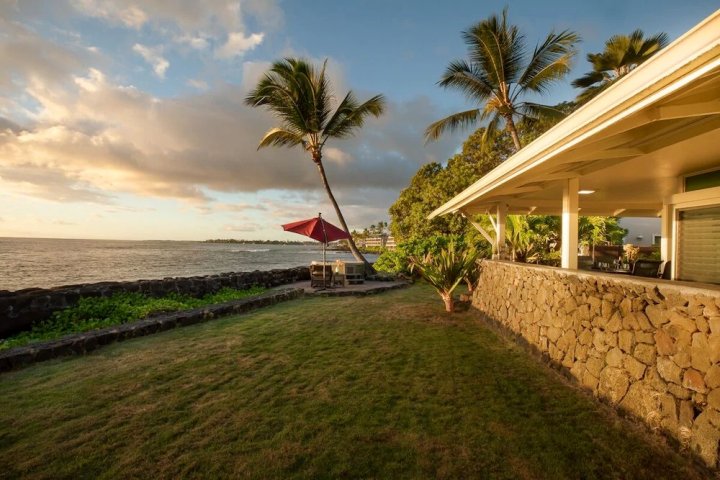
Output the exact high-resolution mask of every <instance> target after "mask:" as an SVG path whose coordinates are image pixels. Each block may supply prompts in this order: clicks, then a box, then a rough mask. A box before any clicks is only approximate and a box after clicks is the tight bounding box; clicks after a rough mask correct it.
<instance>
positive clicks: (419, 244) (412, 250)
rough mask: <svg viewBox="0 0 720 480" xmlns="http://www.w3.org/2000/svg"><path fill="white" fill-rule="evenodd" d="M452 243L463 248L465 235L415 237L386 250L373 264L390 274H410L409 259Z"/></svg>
mask: <svg viewBox="0 0 720 480" xmlns="http://www.w3.org/2000/svg"><path fill="white" fill-rule="evenodd" d="M450 243H454V244H455V245H456V247H457V248H464V247H465V245H466V240H465V237H463V236H459V235H448V236H445V235H435V236H432V237H427V238H415V239H412V240H408V241H406V242H402V243H400V244H398V246H397V247H396V248H395V250H387V251H385V252H383V253H382V255H380V256H379V257H378V259H377V260H376V261H375V263H374V264H373V267H374V268H375V270H377V271H379V272H387V273H392V274H396V275H397V274H402V275H410V274H411V272H410V259H411V258H412V257H416V258H422V257H425V256H427V255H428V254H437V253H439V252H440V251H441V250H442V249H444V248H446V247H447V246H448V245H449V244H450Z"/></svg>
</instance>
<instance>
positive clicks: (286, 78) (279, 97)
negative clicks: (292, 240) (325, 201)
mask: <svg viewBox="0 0 720 480" xmlns="http://www.w3.org/2000/svg"><path fill="white" fill-rule="evenodd" d="M326 64H327V60H326V61H325V62H324V63H323V65H322V68H320V69H317V68H316V67H315V66H313V65H312V64H310V63H309V62H307V61H306V60H303V59H297V58H285V59H283V60H279V61H277V62H275V63H273V64H272V66H271V67H270V70H268V71H267V72H266V73H265V75H264V76H263V78H262V79H261V80H260V81H259V82H258V84H257V86H256V87H255V89H254V90H253V91H252V92H250V94H249V95H248V96H247V97H246V98H245V103H246V104H247V105H250V106H252V107H265V108H266V109H267V110H269V111H270V112H272V113H273V114H274V115H275V116H276V117H277V119H278V120H279V121H280V126H278V127H275V128H271V129H270V130H269V131H268V132H267V133H266V134H265V136H264V137H263V138H262V140H260V144H259V145H258V150H259V149H261V148H263V147H268V146H276V147H295V146H301V147H302V148H303V150H305V151H307V152H308V153H309V154H310V157H311V159H312V161H313V162H314V163H315V166H316V167H317V169H318V172H320V178H321V179H322V183H323V186H324V187H325V191H326V192H327V195H328V197H329V198H330V202H331V203H332V205H333V207H334V208H335V213H336V214H337V217H338V220H339V221H340V224H341V225H342V228H343V229H344V230H345V231H346V232H347V233H348V234H349V233H350V231H349V230H348V226H347V223H346V222H345V217H344V216H343V214H342V212H341V211H340V207H339V206H338V204H337V201H336V200H335V196H334V195H333V193H332V190H331V189H330V184H329V183H328V179H327V175H326V173H325V168H324V167H323V162H322V150H323V147H324V146H325V143H326V142H327V141H328V140H329V139H331V138H346V137H349V136H351V135H352V134H353V133H354V132H355V131H356V130H357V129H358V128H360V127H362V126H363V124H364V123H365V118H366V117H368V116H369V115H372V116H375V117H378V116H380V115H381V114H382V112H383V110H384V108H385V99H384V97H383V96H382V95H376V96H374V97H372V98H371V99H369V100H367V101H366V102H364V103H360V102H358V101H357V99H356V98H355V96H354V95H353V93H352V92H351V91H350V92H348V93H347V94H346V95H345V97H344V98H343V99H342V101H340V103H339V104H338V105H337V108H335V110H334V111H333V103H334V102H333V100H334V97H333V92H332V88H331V86H330V81H329V79H328V78H327V76H326V74H325V66H326ZM348 245H349V246H350V251H351V252H352V254H353V256H354V257H355V258H356V259H357V260H358V261H361V262H365V264H366V266H367V267H369V268H371V267H370V264H369V263H368V262H367V260H365V257H363V255H362V254H361V253H360V251H359V250H358V248H357V246H355V241H354V240H353V239H352V237H351V238H350V239H348Z"/></svg>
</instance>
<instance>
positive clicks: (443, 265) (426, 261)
mask: <svg viewBox="0 0 720 480" xmlns="http://www.w3.org/2000/svg"><path fill="white" fill-rule="evenodd" d="M477 259H478V251H477V250H476V249H475V248H473V247H465V248H463V247H462V246H459V245H457V244H456V243H455V242H454V241H451V242H450V243H448V245H447V247H446V248H443V249H442V250H440V251H439V252H437V253H428V254H427V255H425V256H424V257H421V258H419V257H411V258H410V271H411V272H415V271H417V272H418V273H420V275H421V276H422V277H423V278H424V279H425V280H427V282H428V283H429V284H430V285H432V286H433V287H435V290H437V292H438V294H439V295H440V298H442V300H443V303H445V311H446V312H452V311H453V309H454V305H455V301H454V299H453V291H454V290H455V288H457V286H458V285H460V282H462V281H464V280H465V279H466V278H467V277H468V274H469V272H470V270H472V269H476V268H478V266H477Z"/></svg>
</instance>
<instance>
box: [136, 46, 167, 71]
mask: <svg viewBox="0 0 720 480" xmlns="http://www.w3.org/2000/svg"><path fill="white" fill-rule="evenodd" d="M133 52H135V53H137V54H138V55H140V56H141V57H142V58H143V59H144V60H145V61H146V62H147V63H149V64H150V66H152V68H153V72H155V75H157V76H158V78H165V72H166V71H167V69H168V67H169V66H170V62H168V61H167V59H166V58H164V57H163V56H162V52H163V47H162V46H156V47H147V46H145V45H141V44H139V43H136V44H135V45H133Z"/></svg>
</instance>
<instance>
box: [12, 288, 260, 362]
mask: <svg viewBox="0 0 720 480" xmlns="http://www.w3.org/2000/svg"><path fill="white" fill-rule="evenodd" d="M263 291H265V289H264V288H262V287H252V288H250V289H247V290H236V289H232V288H223V289H221V290H219V291H218V292H216V293H211V294H208V295H205V296H203V297H201V298H194V297H191V296H189V295H179V294H177V293H172V294H170V295H168V296H166V297H161V298H155V297H148V296H147V295H144V294H142V293H135V292H132V293H117V294H115V295H112V296H110V297H84V298H81V299H80V300H79V301H78V303H77V305H75V306H73V307H70V308H66V309H64V310H59V311H57V312H55V313H53V315H52V316H51V317H50V318H49V319H47V320H45V321H43V322H40V323H38V324H36V325H33V327H32V329H31V330H29V331H27V332H21V333H19V334H17V335H14V336H12V337H9V338H6V339H3V340H0V350H4V349H7V348H12V347H18V346H21V345H26V344H28V343H32V342H37V341H42V340H52V339H55V338H60V337H62V336H64V335H69V334H71V333H80V332H87V331H89V330H95V329H98V328H105V327H111V326H113V325H120V324H123V323H128V322H132V321H135V320H140V319H143V318H146V317H149V316H151V315H157V314H159V313H165V312H176V311H180V310H189V309H193V308H199V307H203V306H205V305H213V304H216V303H223V302H229V301H231V300H238V299H241V298H245V297H248V296H251V295H257V294H259V293H262V292H263Z"/></svg>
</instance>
